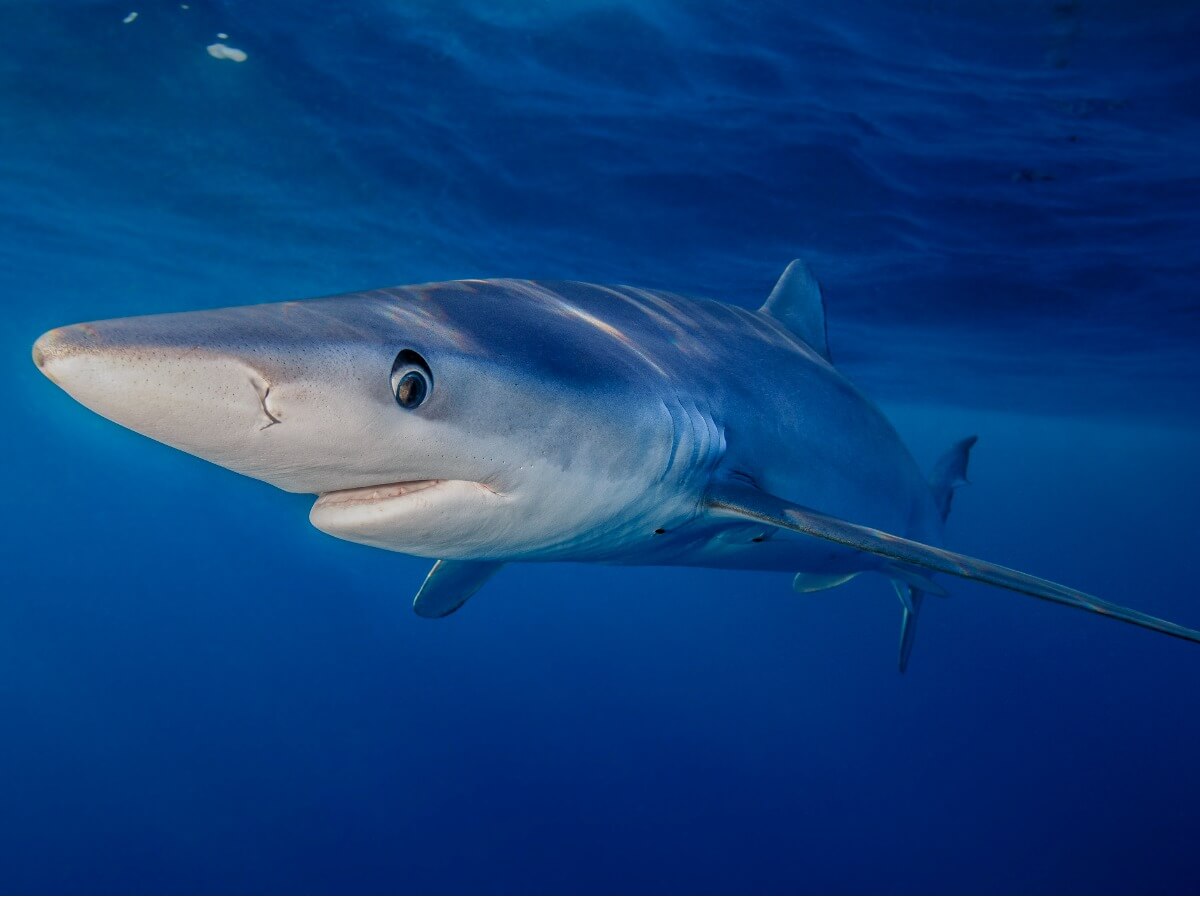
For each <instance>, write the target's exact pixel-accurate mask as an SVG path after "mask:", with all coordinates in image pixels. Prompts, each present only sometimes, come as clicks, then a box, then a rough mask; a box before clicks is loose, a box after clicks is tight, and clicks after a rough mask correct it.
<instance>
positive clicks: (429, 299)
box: [33, 260, 1200, 671]
mask: <svg viewBox="0 0 1200 900" xmlns="http://www.w3.org/2000/svg"><path fill="white" fill-rule="evenodd" d="M33 357H34V361H35V363H36V364H37V366H38V367H39V368H40V369H41V371H42V372H43V373H44V374H46V375H47V376H48V377H49V378H50V379H51V380H52V381H53V382H54V383H56V384H57V385H59V386H60V387H61V388H62V389H64V390H65V391H67V393H69V394H70V395H71V396H72V397H74V398H75V399H76V400H78V401H79V402H80V403H82V404H83V405H84V406H86V407H88V408H89V409H91V410H93V411H95V412H97V413H99V414H100V415H102V416H105V417H107V418H109V419H111V420H113V421H115V422H117V423H119V424H121V425H124V426H126V427H128V428H130V429H132V430H134V431H136V432H139V433H141V434H143V435H146V436H148V437H151V438H153V439H155V440H158V441H161V442H162V443H165V444H168V445H170V446H172V447H175V448H178V449H180V450H183V451H185V452H187V453H191V454H194V455H196V456H199V457H201V458H203V459H206V460H209V461H211V462H213V463H216V464H218V465H221V466H224V467H226V468H228V469H232V470H233V471H235V472H239V473H241V474H243V475H247V476H250V477H253V478H258V479H261V480H263V481H266V482H268V483H270V484H272V485H275V486H276V487H278V488H281V489H283V490H285V491H293V492H300V493H306V494H314V495H316V498H317V499H316V501H315V503H314V505H313V507H312V511H311V514H310V520H311V522H312V524H313V525H314V526H315V527H317V528H318V529H320V530H321V531H323V532H326V533H328V534H330V535H333V536H335V537H338V538H342V539H344V540H347V541H353V542H356V543H359V544H366V545H369V546H373V547H380V548H384V549H386V550H391V551H397V552H400V553H406V554H412V555H415V556H420V557H428V558H431V559H434V560H436V562H435V563H434V565H433V568H432V569H431V570H430V572H429V575H428V576H427V577H426V579H425V581H424V583H423V584H422V586H421V587H420V589H419V591H418V592H417V594H416V598H415V601H414V609H415V610H416V612H417V613H418V614H420V615H422V616H425V617H429V618H440V617H443V616H446V615H449V614H450V613H452V612H454V611H455V610H457V609H458V608H460V607H461V606H462V605H463V604H464V603H465V602H466V601H467V600H468V599H469V598H470V597H471V596H472V595H474V594H475V593H476V592H477V591H478V590H479V589H480V588H481V587H482V586H483V585H484V584H485V583H486V582H487V580H488V579H489V578H490V577H491V576H492V575H493V574H494V573H495V572H496V571H497V570H498V569H499V568H500V567H501V566H502V565H505V564H508V563H514V562H534V561H573V562H590V563H608V564H617V565H655V566H707V567H720V568H731V569H753V570H776V571H786V572H789V573H795V574H794V579H793V586H794V588H795V589H796V590H797V591H801V592H812V591H819V590H827V589H831V588H834V587H836V586H837V585H840V584H843V583H845V582H847V581H849V580H850V579H852V578H855V577H857V576H859V575H862V574H873V575H876V576H881V577H882V578H883V579H886V581H888V582H890V583H891V586H892V589H893V590H894V591H895V593H896V595H897V597H898V598H899V601H900V610H901V637H900V649H899V666H900V669H901V671H903V670H904V669H905V667H906V666H907V664H908V660H909V654H910V653H911V650H912V645H913V638H914V635H915V628H916V621H917V615H918V613H919V612H920V610H921V608H922V605H923V603H924V601H925V599H926V598H927V597H928V596H930V595H945V594H946V593H947V591H946V589H945V588H944V587H943V585H942V584H941V583H940V582H939V581H938V580H937V577H938V576H939V575H950V576H954V577H956V578H963V579H969V580H973V581H977V582H983V583H985V584H990V585H993V586H996V587H999V588H1004V589H1006V590H1009V591H1015V592H1018V593H1022V594H1026V595H1029V596H1032V597H1036V598H1040V599H1042V600H1047V601H1050V602H1053V603H1058V604H1062V605H1066V606H1072V607H1076V608H1080V609H1084V610H1087V611H1090V612H1093V613H1098V614H1101V615H1105V616H1109V617H1112V618H1115V619H1119V620H1121V621H1124V622H1128V623H1131V624H1133V625H1138V626H1141V627H1143V628H1148V629H1151V630H1154V631H1158V632H1162V633H1164V634H1168V635H1172V636H1175V637H1179V638H1183V639H1186V640H1189V641H1194V642H1200V632H1197V631H1194V630H1191V629H1187V628H1183V627H1181V626H1178V625H1175V624H1172V623H1170V622H1165V621H1163V620H1161V619H1157V618H1154V617H1152V616H1149V615H1145V614H1143V613H1140V612H1137V611H1134V610H1131V609H1126V608H1124V607H1121V606H1117V605H1115V604H1112V603H1109V602H1107V601H1104V600H1101V599H1099V598H1097V597H1094V596H1091V595H1089V594H1085V593H1083V592H1081V591H1077V590H1074V589H1072V588H1069V587H1065V586H1063V585H1059V584H1055V583H1053V582H1050V581H1046V580H1043V579H1040V578H1036V577H1034V576H1032V575H1028V574H1025V573H1022V572H1018V571H1015V570H1013V569H1008V568H1005V567H1003V566H999V565H996V564H994V563H990V562H986V561H984V560H980V559H975V558H972V557H968V556H964V555H962V554H958V553H954V552H952V551H950V550H947V549H944V546H943V545H944V543H945V541H944V523H945V521H946V517H947V515H948V514H949V511H950V508H951V504H952V501H953V499H954V494H955V490H956V489H957V488H958V487H959V486H960V485H962V484H964V483H965V482H966V478H967V466H968V458H969V454H970V451H971V448H972V446H973V445H974V443H975V438H974V437H969V438H966V439H964V440H962V441H960V442H959V443H957V444H956V445H955V446H953V447H951V448H950V449H949V450H948V451H947V453H946V454H945V455H944V456H943V457H942V458H941V460H940V461H938V463H937V464H936V465H935V466H934V468H933V471H932V473H931V474H930V475H928V476H927V475H926V474H925V473H923V472H922V471H921V470H920V468H919V467H918V466H917V464H916V462H915V461H914V459H913V457H912V455H911V454H910V453H909V451H908V449H907V448H906V447H905V445H904V443H903V441H902V440H901V438H900V437H899V435H898V434H897V432H896V431H895V429H894V428H893V427H892V426H891V424H889V422H888V420H887V419H886V418H885V416H884V415H883V414H882V412H881V411H880V410H879V408H878V407H877V406H876V405H875V404H874V403H872V402H871V401H870V400H868V399H867V398H866V397H865V396H864V395H863V394H862V393H860V392H859V391H858V390H857V389H856V388H855V387H854V386H853V385H852V384H851V383H850V382H849V381H848V380H847V379H846V378H845V377H844V376H843V375H842V374H841V373H840V372H839V371H838V370H837V369H836V368H835V367H834V365H833V361H832V357H831V355H830V351H829V346H828V341H827V335H826V327H825V307H824V302H823V300H822V296H821V291H820V288H819V286H818V284H817V282H816V280H815V279H814V277H813V275H812V273H811V271H810V270H809V269H808V267H807V266H805V265H804V264H803V263H802V262H801V261H799V260H797V261H794V262H792V263H791V264H790V265H789V266H788V267H787V269H786V271H785V272H784V273H783V275H782V277H781V278H780V279H779V282H778V283H777V284H776V286H775V288H774V290H773V291H772V292H771V294H770V296H769V297H768V298H767V300H766V302H765V303H764V304H763V306H762V307H761V308H760V309H757V310H751V309H747V308H742V307H739V306H733V305H727V304H723V303H719V302H715V301H711V300H699V299H689V298H686V297H683V296H680V295H678V294H674V293H670V292H665V291H660V290H647V289H643V288H636V287H629V286H602V285H594V284H584V283H578V282H554V283H551V282H541V281H526V280H505V279H495V280H468V281H454V282H445V283H438V284H425V285H416V286H410V287H396V288H387V289H382V290H373V291H366V292H360V293H351V294H345V295H341V296H336V297H328V298H322V299H315V300H307V301H298V302H286V303H269V304H262V305H256V306H246V307H237V308H229V309H214V310H203V311H197V312H188V313H167V314H160V315H151V316H139V317H132V318H122V319H111V320H107V321H98V322H90V323H86V324H81V325H73V326H68V327H63V328H57V329H54V330H52V331H49V332H47V333H46V334H44V335H42V337H41V338H39V339H38V340H37V342H36V344H35V345H34V348H33Z"/></svg>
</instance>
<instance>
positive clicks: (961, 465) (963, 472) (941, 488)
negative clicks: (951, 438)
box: [929, 434, 979, 522]
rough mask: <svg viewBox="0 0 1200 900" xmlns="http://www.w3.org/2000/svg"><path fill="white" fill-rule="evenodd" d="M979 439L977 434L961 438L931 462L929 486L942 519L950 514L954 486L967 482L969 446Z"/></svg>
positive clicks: (972, 445) (960, 485)
mask: <svg viewBox="0 0 1200 900" xmlns="http://www.w3.org/2000/svg"><path fill="white" fill-rule="evenodd" d="M977 440H979V437H978V435H974V434H973V435H971V436H970V437H968V438H963V439H962V440H961V441H959V442H958V443H957V444H955V445H954V446H953V447H951V448H950V449H949V450H947V451H946V452H945V453H943V454H942V456H941V458H940V459H939V460H938V461H937V462H936V463H934V464H933V471H932V472H930V473H929V487H930V489H931V490H932V491H933V502H934V503H935V504H936V505H937V510H938V513H939V514H940V515H941V517H942V521H943V522H945V521H946V517H947V516H949V515H950V503H951V501H953V500H954V490H955V488H959V487H962V486H963V485H964V484H968V483H969V482H968V481H967V463H968V462H969V461H970V456H971V448H972V447H974V446H975V442H976V441H977Z"/></svg>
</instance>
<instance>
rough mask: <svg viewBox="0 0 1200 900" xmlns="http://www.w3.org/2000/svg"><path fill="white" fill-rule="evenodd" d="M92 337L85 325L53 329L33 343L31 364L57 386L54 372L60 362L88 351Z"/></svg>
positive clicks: (92, 334)
mask: <svg viewBox="0 0 1200 900" xmlns="http://www.w3.org/2000/svg"><path fill="white" fill-rule="evenodd" d="M93 336H94V333H93V332H92V331H90V330H89V326H86V325H70V326H67V327H65V328H53V329H51V330H50V331H47V332H46V333H45V334H43V335H42V336H41V337H39V338H38V339H37V340H36V341H34V344H33V362H34V364H35V365H36V366H37V367H38V369H40V370H41V372H42V374H43V375H45V376H46V377H47V378H49V379H50V380H51V381H53V382H54V383H55V384H57V383H58V378H57V377H56V376H55V371H56V370H57V369H58V368H59V367H60V365H61V363H62V361H63V360H65V359H67V358H69V357H70V356H72V355H73V354H75V353H79V352H86V351H87V350H88V349H90V346H91V344H92V342H93Z"/></svg>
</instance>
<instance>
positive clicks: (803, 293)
mask: <svg viewBox="0 0 1200 900" xmlns="http://www.w3.org/2000/svg"><path fill="white" fill-rule="evenodd" d="M759 312H762V313H765V314H767V315H768V316H771V317H772V318H773V319H775V320H777V321H778V322H780V323H782V324H783V325H785V326H786V327H787V329H788V330H789V331H791V332H792V334H794V335H796V337H798V338H800V340H802V341H804V343H806V344H808V346H810V347H812V348H813V350H815V351H817V353H819V354H821V356H822V357H824V358H825V359H826V360H827V361H830V362H832V360H831V359H830V357H829V340H828V338H827V337H826V334H825V301H824V300H822V299H821V288H820V286H819V285H818V284H817V279H816V278H814V277H813V274H812V272H811V271H810V270H809V268H808V266H807V265H805V264H804V261H803V260H800V259H793V260H792V261H791V262H790V263H788V267H787V268H786V269H784V270H783V274H782V275H780V276H779V281H778V282H776V284H775V289H774V290H772V291H771V296H769V297H768V298H767V302H766V303H764V304H763V305H762V309H761V310H759Z"/></svg>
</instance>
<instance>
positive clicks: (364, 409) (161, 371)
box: [32, 307, 403, 493]
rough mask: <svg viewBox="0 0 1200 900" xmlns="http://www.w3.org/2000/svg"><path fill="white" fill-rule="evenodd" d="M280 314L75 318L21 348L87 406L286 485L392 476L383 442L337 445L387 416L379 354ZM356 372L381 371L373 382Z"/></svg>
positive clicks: (279, 310) (299, 487)
mask: <svg viewBox="0 0 1200 900" xmlns="http://www.w3.org/2000/svg"><path fill="white" fill-rule="evenodd" d="M272 313H274V314H273V315H272ZM286 317H287V311H286V309H285V308H283V307H268V308H266V310H265V312H264V311H256V310H255V309H254V308H247V309H246V310H218V311H214V312H212V313H195V314H188V313H178V314H166V315H160V316H141V317H132V318H126V319H108V320H102V321H96V322H86V323H83V324H79V325H69V326H65V327H62V328H55V329H53V330H51V331H47V332H46V333H45V334H43V335H42V336H41V337H40V338H38V339H37V341H36V342H35V343H34V345H33V350H32V356H33V362H34V364H35V365H37V367H38V368H39V369H40V370H41V372H42V373H43V374H44V375H45V376H46V377H47V378H49V379H50V380H51V381H52V382H53V383H54V384H55V385H57V386H58V387H59V388H61V389H62V390H63V391H65V392H66V393H67V394H69V395H70V396H71V397H73V398H74V399H75V400H77V401H78V402H79V403H81V404H83V405H84V406H86V407H87V408H88V409H90V410H91V411H92V412H95V413H98V414H99V415H101V416H103V417H104V418H106V419H110V420H111V421H113V422H116V423H117V424H119V425H123V426H125V427H126V428H129V429H131V430H133V431H136V432H138V433H139V434H142V435H145V436H146V437H149V438H152V439H154V440H156V441H159V442H161V443H163V444H166V445H168V446H170V447H174V448H176V449H178V450H183V451H185V452H187V453H191V454H193V455H195V456H198V457H200V458H201V459H206V460H208V461H209V462H213V463H216V464H218V465H221V466H224V467H226V468H228V469H232V470H234V471H235V472H240V473H242V474H244V475H249V476H250V477H253V478H259V479H262V480H264V481H267V482H269V483H271V484H274V485H276V486H277V487H281V488H284V489H285V490H289V491H300V492H305V493H321V492H324V491H328V490H341V489H345V488H355V487H361V486H364V485H370V484H379V483H384V482H390V481H394V480H396V479H395V478H393V477H392V472H391V470H390V467H391V464H392V461H393V460H394V458H395V451H394V448H393V449H388V448H387V445H386V444H384V443H383V442H382V441H376V442H368V443H367V444H366V445H365V447H364V449H363V452H361V453H351V452H349V451H348V449H347V448H348V447H349V446H351V443H348V442H353V441H354V440H356V439H358V438H360V437H362V436H364V435H369V434H375V433H376V432H381V433H382V432H384V431H386V426H387V425H388V423H390V422H392V421H394V419H395V418H397V416H396V414H395V412H394V410H395V409H397V407H396V405H395V400H394V399H392V397H391V395H390V393H388V391H389V389H390V384H389V380H388V374H389V369H388V364H389V363H390V359H388V360H381V361H377V360H375V358H374V357H373V356H371V355H370V352H369V351H364V355H363V356H357V355H355V351H354V350H353V349H348V348H347V345H345V344H337V345H334V346H333V347H332V348H330V347H329V345H327V344H325V343H322V342H320V341H317V340H315V339H312V338H311V337H310V335H309V333H308V332H307V331H306V330H305V329H304V328H302V327H299V326H297V327H291V326H290V325H289V319H288V318H286ZM300 324H304V323H303V322H301V323H300ZM361 359H365V360H366V363H365V364H363V365H362V366H358V365H356V364H357V363H359V361H360V360H361ZM360 369H361V370H362V371H367V372H375V371H378V372H380V373H381V374H380V375H379V377H378V379H377V380H376V381H372V380H370V379H368V378H365V377H363V376H362V375H360ZM389 401H390V403H389ZM380 409H382V410H383V411H384V412H385V413H392V417H391V418H390V419H389V418H388V417H387V416H386V415H384V416H379V415H377V412H378V410H380ZM364 440H365V438H364ZM384 463H386V465H384ZM356 466H360V467H362V468H364V469H365V470H366V471H364V472H362V473H359V472H356V471H355V467H356ZM402 474H403V473H402Z"/></svg>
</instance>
